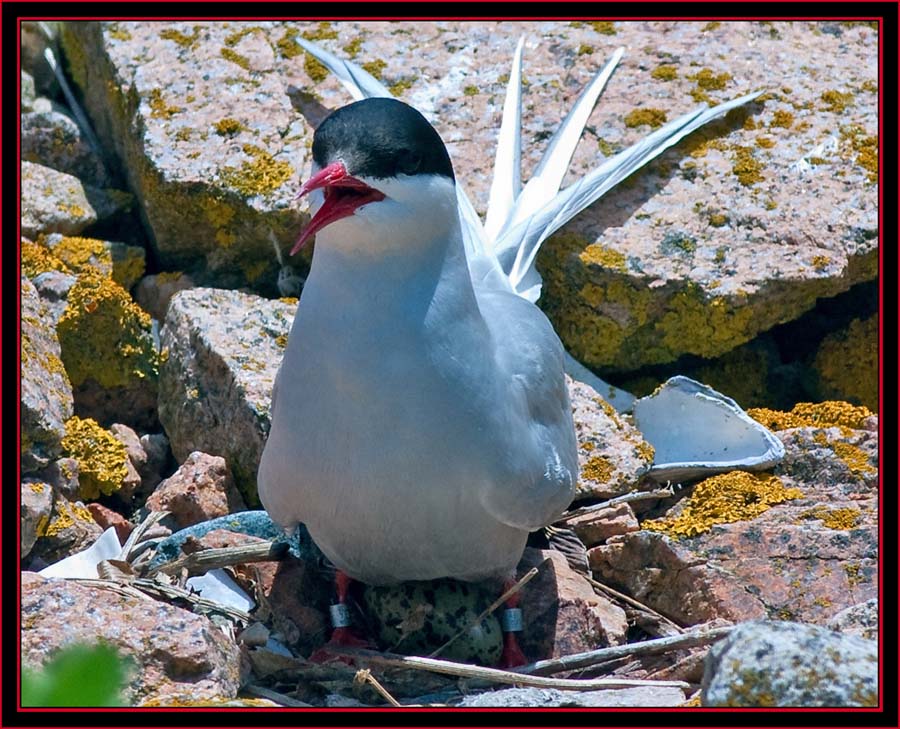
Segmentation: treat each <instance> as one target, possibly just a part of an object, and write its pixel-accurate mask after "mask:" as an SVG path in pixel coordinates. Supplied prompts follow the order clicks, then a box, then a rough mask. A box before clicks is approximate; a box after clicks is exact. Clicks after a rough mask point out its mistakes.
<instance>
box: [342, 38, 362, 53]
mask: <svg viewBox="0 0 900 729" xmlns="http://www.w3.org/2000/svg"><path fill="white" fill-rule="evenodd" d="M362 43H363V40H362V38H361V37H359V36H357V37H356V38H354V39H353V40H352V41H350V42H349V43H348V44H347V45H345V46H344V48H343V51H344V53H346V54H347V55H348V56H350V58H356V57H357V56H358V55H359V52H360V50H361V49H362Z"/></svg>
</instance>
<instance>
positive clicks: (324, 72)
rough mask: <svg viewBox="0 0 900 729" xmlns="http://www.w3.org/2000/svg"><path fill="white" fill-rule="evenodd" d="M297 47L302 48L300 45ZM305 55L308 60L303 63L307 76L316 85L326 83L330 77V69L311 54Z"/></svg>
mask: <svg viewBox="0 0 900 729" xmlns="http://www.w3.org/2000/svg"><path fill="white" fill-rule="evenodd" d="M294 42H295V43H296V41H294ZM297 47H298V48H300V46H299V45H298V46H297ZM301 50H303V49H302V48H301ZM304 55H305V56H306V58H305V59H304V61H303V70H304V71H306V75H307V76H309V78H310V79H311V80H312V81H314V82H315V83H321V82H322V81H324V80H325V79H326V78H327V77H328V69H327V68H326V67H325V66H324V65H323V64H322V63H321V62H320V61H319V60H318V59H317V58H315V56H313V55H311V54H309V53H306V54H304Z"/></svg>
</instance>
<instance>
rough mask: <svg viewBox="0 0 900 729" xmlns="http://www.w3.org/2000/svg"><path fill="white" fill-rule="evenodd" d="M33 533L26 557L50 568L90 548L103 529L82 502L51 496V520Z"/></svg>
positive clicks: (44, 521) (57, 495)
mask: <svg viewBox="0 0 900 729" xmlns="http://www.w3.org/2000/svg"><path fill="white" fill-rule="evenodd" d="M36 533H37V540H36V541H35V543H34V546H33V547H32V549H31V554H30V555H29V556H30V557H31V558H32V560H39V561H40V563H41V564H53V563H54V562H58V561H59V560H61V559H65V558H66V557H68V556H70V555H73V554H75V553H77V552H81V551H83V550H85V549H87V548H88V547H90V546H91V545H92V544H93V543H94V542H96V541H97V539H98V538H99V537H100V535H101V534H102V533H103V529H102V528H101V527H100V525H99V524H97V522H95V521H94V517H93V516H92V515H91V512H90V511H89V510H88V508H87V507H86V506H85V505H84V504H83V503H82V502H80V501H69V500H68V499H67V498H65V497H64V496H61V495H60V494H54V495H53V508H52V511H51V512H50V517H49V518H48V519H45V520H41V521H40V522H39V523H38V525H37V532H36Z"/></svg>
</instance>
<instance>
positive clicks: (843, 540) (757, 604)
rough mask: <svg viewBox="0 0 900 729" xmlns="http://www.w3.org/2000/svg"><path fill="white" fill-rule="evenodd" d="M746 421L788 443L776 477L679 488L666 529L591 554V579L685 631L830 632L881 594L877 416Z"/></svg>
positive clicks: (806, 412) (841, 412) (814, 411)
mask: <svg viewBox="0 0 900 729" xmlns="http://www.w3.org/2000/svg"><path fill="white" fill-rule="evenodd" d="M841 405H842V407H841ZM751 415H753V416H754V417H756V418H757V419H760V421H761V422H763V423H764V424H765V425H767V426H768V427H770V428H773V429H775V430H776V435H777V436H778V437H779V438H780V439H781V441H782V442H783V443H784V446H785V451H786V453H785V458H784V460H783V461H782V462H781V463H780V464H779V465H778V466H777V467H776V468H775V470H774V473H773V475H771V476H762V477H751V476H750V475H749V474H740V475H734V476H731V475H726V477H724V478H730V481H729V482H728V483H722V481H721V480H722V479H723V477H722V476H718V477H715V478H716V479H718V480H716V481H715V482H714V483H713V484H712V485H709V482H710V481H714V479H709V480H708V481H707V482H704V483H706V484H708V485H707V486H706V487H704V488H703V489H701V488H700V487H699V486H698V487H695V488H694V489H693V490H689V491H688V490H686V491H685V493H684V494H683V495H680V496H679V497H678V498H679V502H678V503H676V504H675V505H674V506H671V507H670V508H668V511H667V512H666V513H665V515H664V516H663V518H662V519H659V518H658V517H657V518H656V519H652V518H651V519H649V520H647V521H644V522H643V526H644V527H650V528H651V529H652V530H653V532H651V531H650V529H647V528H645V529H642V530H641V531H640V532H636V533H631V534H625V535H622V536H618V537H613V538H611V539H610V540H608V541H607V543H606V544H605V545H602V546H598V547H595V548H593V549H591V550H590V551H589V552H588V558H589V562H590V565H591V568H592V569H593V570H594V574H595V576H596V577H597V579H599V580H601V581H604V582H606V583H607V584H609V585H610V586H612V587H617V588H619V589H623V590H624V591H626V592H628V594H630V595H632V596H634V597H636V598H637V599H639V600H641V601H643V602H645V603H646V604H648V605H649V606H650V607H653V608H655V609H657V610H659V611H660V612H662V613H663V614H665V615H667V616H668V617H670V618H672V619H673V620H675V621H678V622H681V623H682V624H685V625H693V624H696V623H699V622H703V621H706V620H711V619H714V618H725V619H729V620H736V621H741V620H755V619H762V618H777V619H782V620H788V619H795V620H802V621H805V622H811V623H816V624H825V623H826V622H827V621H828V620H830V619H831V618H832V616H834V615H835V614H836V613H837V612H839V611H840V610H843V609H844V608H847V607H849V606H851V605H855V604H857V603H859V602H862V601H865V600H867V599H870V598H872V597H874V596H875V595H876V594H877V589H878V526H877V524H878V518H877V508H878V491H877V476H878V472H877V458H878V447H877V424H876V423H875V422H874V421H875V419H874V417H873V416H872V415H871V413H870V412H869V411H868V410H865V409H864V408H855V407H853V406H851V405H849V404H846V403H843V404H841V403H822V404H819V405H810V404H808V403H807V404H803V403H801V404H800V405H798V406H797V407H796V408H795V411H794V412H792V413H775V412H773V411H760V410H753V411H751ZM813 422H814V423H815V425H804V423H813ZM798 426H799V427H798ZM749 479H752V481H751V480H749ZM759 479H761V480H759ZM776 479H777V483H776ZM701 486H702V484H701ZM773 496H774V497H775V498H774V499H773ZM672 501H673V500H672V499H669V500H667V504H666V506H669V505H671V504H672ZM647 516H650V517H653V516H655V515H654V514H648V515H647ZM660 531H662V532H664V533H666V532H667V535H666V536H663V535H662V534H659V533H658V532H660ZM654 532H657V533H654ZM670 535H677V536H670Z"/></svg>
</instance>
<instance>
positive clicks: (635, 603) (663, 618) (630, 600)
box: [586, 577, 684, 633]
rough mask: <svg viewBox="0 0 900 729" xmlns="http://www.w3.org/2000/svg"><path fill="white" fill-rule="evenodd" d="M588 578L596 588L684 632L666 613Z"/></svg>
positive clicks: (679, 631)
mask: <svg viewBox="0 0 900 729" xmlns="http://www.w3.org/2000/svg"><path fill="white" fill-rule="evenodd" d="M586 579H587V581H588V582H590V583H591V585H592V586H593V587H594V588H595V589H597V590H600V591H601V592H603V593H605V594H607V595H610V596H612V597H614V598H615V599H617V600H621V601H622V602H624V603H626V604H628V605H631V607H633V608H635V609H636V610H641V611H643V612H645V613H649V614H650V615H652V616H653V617H655V618H657V619H658V620H659V621H661V622H664V623H666V624H667V625H669V626H671V627H672V628H673V629H674V630H676V631H677V632H678V633H684V628H682V627H681V626H680V625H678V624H677V623H674V622H673V621H672V620H670V619H669V618H667V617H666V616H665V615H662V614H661V613H658V612H656V610H654V609H653V608H651V607H648V606H647V605H644V604H643V603H642V602H638V601H637V600H635V599H634V598H633V597H629V596H628V595H625V594H623V593H621V592H619V591H618V590H614V589H613V588H611V587H609V586H608V585H604V584H603V583H602V582H597V580H595V579H593V578H591V577H588V578H586Z"/></svg>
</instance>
